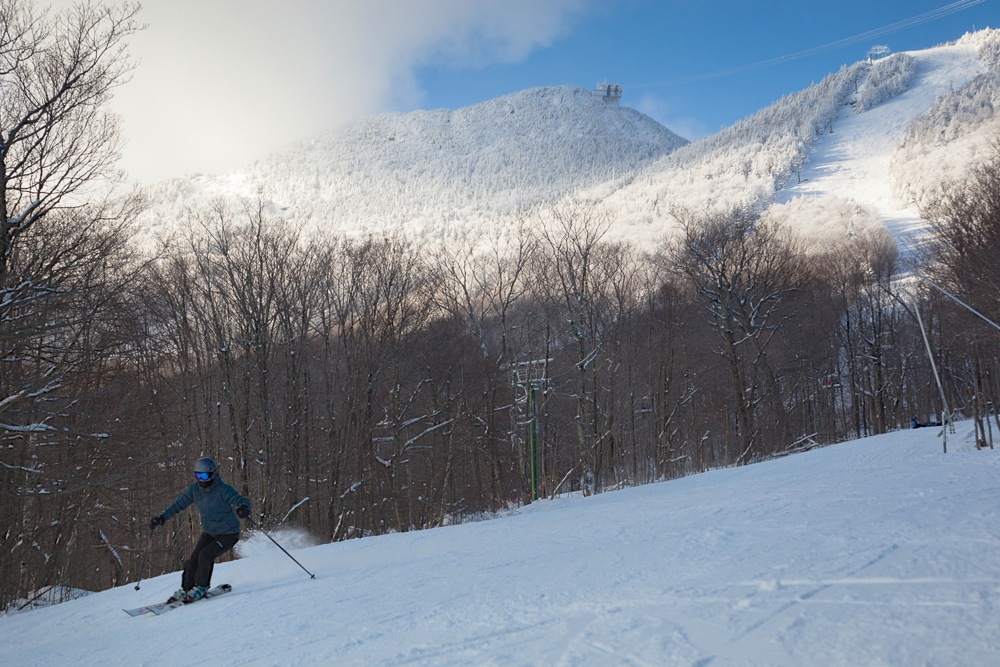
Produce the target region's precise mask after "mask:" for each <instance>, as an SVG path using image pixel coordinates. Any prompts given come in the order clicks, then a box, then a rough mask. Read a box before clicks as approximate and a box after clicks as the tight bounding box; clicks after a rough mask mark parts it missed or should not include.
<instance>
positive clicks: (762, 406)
mask: <svg viewBox="0 0 1000 667" xmlns="http://www.w3.org/2000/svg"><path fill="white" fill-rule="evenodd" d="M29 6H30V5H29V4H27V3H23V2H20V1H18V0H0V11H2V12H6V13H7V14H6V15H5V16H4V22H3V25H4V26H5V30H6V32H5V33H4V34H3V35H0V75H2V76H3V80H4V82H5V87H4V88H3V95H4V106H3V110H2V113H0V208H2V209H3V217H2V218H0V224H2V229H0V243H2V245H0V251H2V252H0V344H2V348H0V479H2V486H0V490H2V491H0V531H2V532H0V608H6V607H8V606H9V605H11V604H13V603H14V602H15V601H17V600H19V599H23V598H25V597H26V596H29V595H31V594H32V593H33V592H36V591H39V590H40V589H42V588H43V587H45V586H50V585H61V586H67V587H77V588H84V589H90V590H96V589H102V588H107V587H110V586H114V585H119V584H123V583H125V582H128V581H134V580H136V579H137V578H140V577H143V576H148V575H149V574H151V573H158V572H163V571H167V570H171V569H176V568H177V567H178V564H179V562H180V560H181V558H183V556H184V555H185V552H186V551H187V549H188V548H189V546H190V544H191V543H192V541H193V534H194V533H196V532H197V531H198V528H197V527H196V525H195V523H196V517H194V516H192V513H190V512H189V513H186V514H183V515H181V516H180V517H178V518H176V519H174V520H172V521H171V523H170V524H168V526H167V530H164V531H162V532H158V534H157V535H156V536H155V538H156V539H154V540H152V541H151V542H149V544H150V545H151V546H150V550H149V551H148V553H144V552H146V549H147V540H148V538H149V530H148V520H149V517H150V516H152V515H154V514H157V513H159V512H160V511H161V510H162V509H163V508H164V507H165V506H166V504H167V503H169V502H170V500H172V498H173V497H174V495H175V494H176V493H177V492H178V491H180V489H181V488H183V486H184V485H185V484H187V483H188V481H189V478H190V476H191V466H192V464H193V462H194V461H195V460H196V459H197V458H198V457H200V456H211V457H213V458H215V459H216V460H218V461H219V462H220V465H221V471H222V475H223V478H224V479H226V480H227V481H228V482H229V483H231V484H233V485H234V486H235V487H236V488H237V489H238V490H239V491H240V492H241V493H243V494H244V495H246V496H247V497H249V498H250V499H251V500H252V501H253V503H254V510H255V513H256V514H257V517H258V519H259V521H260V523H261V524H262V525H264V526H265V527H275V526H278V525H282V524H293V525H296V526H298V527H301V528H302V529H305V530H307V531H309V532H310V533H311V534H312V535H314V536H315V537H316V538H317V539H319V540H321V541H331V540H344V539H351V538H356V537H362V536H367V535H376V534H381V533H387V532H393V531H409V530H416V529H422V528H428V527H433V526H439V525H443V524H446V523H449V522H456V521H462V520H468V519H470V518H475V517H478V516H481V515H485V514H489V513H492V512H495V511H497V510H500V509H502V508H504V507H507V506H510V505H512V504H513V505H517V504H521V503H525V502H529V501H530V499H531V498H532V497H534V496H535V494H537V496H539V497H546V496H551V495H553V494H557V493H564V492H582V493H585V494H592V493H600V492H604V491H608V490H612V489H615V488H620V487H623V486H630V485H636V484H643V483H648V482H653V481H658V480H666V479H671V478H676V477H680V476H683V475H687V474H691V473H696V472H699V471H703V470H707V469H709V468H713V467H718V466H728V465H742V464H748V463H752V462H755V461H759V460H762V459H765V458H769V457H774V456H781V455H784V454H787V453H790V452H793V451H798V450H800V449H803V448H805V447H810V446H815V445H816V444H830V443H835V442H838V441H842V440H845V439H849V438H854V437H858V436H863V435H868V434H876V433H883V432H886V431H888V430H892V429H898V428H908V427H909V426H910V422H911V419H912V418H914V417H916V418H917V419H918V420H919V421H921V422H926V421H931V420H934V419H940V417H941V409H942V408H941V402H940V400H939V394H938V390H937V386H936V383H935V380H934V377H933V374H932V371H931V366H930V364H929V361H928V357H927V354H926V350H925V345H924V342H923V339H922V336H921V332H920V329H919V328H918V326H917V320H916V319H915V318H914V316H913V315H914V309H915V308H919V309H920V313H921V316H922V320H923V322H924V323H925V324H926V325H927V334H928V339H929V341H930V343H931V348H932V350H933V354H934V358H935V361H936V362H937V366H938V369H939V370H940V371H941V373H942V379H943V386H944V390H945V393H946V395H947V397H948V401H949V405H950V407H951V409H952V410H953V411H954V412H956V413H959V414H962V415H964V416H966V417H975V418H976V419H977V426H978V428H979V432H980V434H981V439H980V444H981V445H982V446H992V427H991V425H990V416H991V415H992V414H993V404H992V400H993V398H992V397H993V396H996V395H997V393H998V391H1000V387H998V386H997V380H998V368H997V365H998V362H1000V349H998V342H1000V334H998V332H997V331H996V330H993V329H991V328H990V327H989V326H988V325H987V324H985V323H984V322H983V321H982V320H981V319H979V318H977V317H975V316H974V315H972V314H971V313H969V312H968V311H967V310H966V309H964V308H962V307H959V306H958V305H956V304H955V302H953V301H951V300H950V299H948V298H947V297H945V296H944V295H943V294H942V292H941V291H939V290H937V289H930V288H928V287H927V286H926V285H925V284H923V283H914V282H901V281H900V280H899V277H900V276H901V275H904V274H905V273H906V271H907V270H910V269H913V268H914V267H904V266H901V259H900V257H899V255H898V253H897V250H896V246H895V243H894V241H893V239H892V238H891V237H890V236H889V235H888V233H887V232H886V233H881V232H880V233H872V232H869V233H866V234H859V235H857V236H855V237H853V238H852V239H850V241H848V242H847V243H845V244H843V245H842V246H840V247H839V248H837V249H836V250H831V251H826V252H817V251H815V250H807V249H805V248H803V247H801V246H800V244H799V243H798V242H797V241H796V239H795V238H794V236H793V235H792V234H791V233H790V232H789V231H788V230H787V229H785V228H783V227H781V226H779V225H777V224H774V223H773V222H769V221H767V220H766V219H763V218H762V217H761V216H758V215H757V214H755V213H753V212H751V211H745V210H736V211H731V212H729V213H727V214H718V213H712V214H708V215H705V216H698V215H689V216H686V217H685V218H684V219H683V220H682V233H680V234H679V235H677V236H676V237H674V238H670V239H664V242H663V244H662V246H661V247H659V248H655V249H642V250H640V249H637V248H635V247H633V246H630V245H627V244H622V243H617V242H611V241H608V240H605V238H604V237H605V233H606V231H607V229H608V227H609V225H610V224H611V222H612V221H611V220H609V219H608V218H607V217H606V216H604V215H603V214H602V213H600V209H599V208H598V207H597V206H595V205H593V204H592V203H589V202H587V201H573V202H569V203H564V204H560V205H556V206H551V207H548V208H546V209H544V210H533V211H527V212H525V213H524V214H523V217H522V221H521V225H520V226H519V227H518V230H517V232H516V233H514V234H511V235H506V236H503V237H499V236H498V237H496V238H488V239H486V240H483V239H474V240H469V241H468V242H456V243H454V244H450V245H447V246H441V245H438V246H435V247H429V246H428V245H427V244H425V243H421V242H419V241H414V240H409V239H406V238H404V237H402V236H398V237H378V238H365V239H357V238H345V237H340V236H337V235H336V234H332V233H331V234H325V235H324V234H311V235H310V236H309V237H308V238H305V237H304V236H303V235H302V234H300V233H299V231H298V230H296V229H295V228H294V227H292V226H291V225H289V224H287V223H285V222H284V221H282V220H281V219H278V218H275V217H274V216H273V215H272V213H271V212H270V210H269V208H268V207H266V206H265V205H263V204H261V203H259V202H252V201H243V202H232V201H229V202H225V201H219V202H217V203H216V204H214V205H212V206H207V207H205V208H204V209H201V210H192V211H190V212H189V214H188V220H187V224H186V228H185V230H184V233H183V235H182V238H181V240H179V241H178V242H177V243H176V244H174V245H173V246H170V247H169V248H166V249H164V250H162V251H158V252H156V253H152V252H150V251H149V250H147V249H143V248H140V247H138V246H137V245H136V244H135V243H134V242H133V241H132V240H131V238H130V235H129V230H131V229H132V227H133V223H134V221H135V216H136V214H137V211H138V210H139V207H140V202H139V201H138V199H137V198H136V197H134V196H131V195H125V196H121V195H118V196H115V197H111V196H106V197H97V196H96V195H93V194H92V192H91V191H90V190H87V189H86V188H85V187H84V186H86V185H90V184H92V183H94V182H95V181H98V180H101V179H103V178H108V177H113V171H112V165H113V156H114V152H115V150H116V141H117V132H116V129H115V127H114V122H113V120H112V119H109V118H106V117H104V116H103V115H102V111H101V108H102V105H103V103H104V102H105V101H106V97H107V95H108V94H110V91H111V90H112V89H113V88H114V87H115V86H117V85H119V84H120V83H121V82H122V81H123V79H124V77H126V76H127V73H128V62H127V59H126V58H125V56H124V55H123V52H121V51H120V50H119V47H120V45H121V44H122V43H123V40H124V39H125V38H127V36H128V35H129V34H131V33H132V32H134V31H135V30H136V29H137V26H136V25H135V23H134V14H135V11H136V10H135V8H134V7H130V6H125V7H123V8H119V9H115V10H103V9H94V8H92V7H84V8H83V9H80V10H78V11H77V13H75V14H71V15H70V18H71V19H73V20H71V21H69V22H68V23H67V24H66V25H65V26H64V29H65V30H68V31H69V32H68V33H58V32H57V33H55V34H56V37H53V36H52V35H53V34H54V33H52V31H51V30H49V28H51V26H46V25H45V24H44V21H41V20H40V19H32V15H31V12H30V11H28V10H27V8H28V7H29ZM74 17H75V18H74ZM33 20H34V22H32V21H33ZM74 21H75V22H74ZM60 35H61V37H62V38H63V41H62V42H59V44H63V45H64V44H66V43H75V45H76V46H77V47H79V48H75V49H71V48H62V47H60V48H50V47H52V46H53V45H52V44H50V42H49V40H54V39H57V38H58V37H59V36H60ZM74 40H75V42H74ZM43 54H44V57H43ZM43 61H44V63H43ZM43 64H44V67H43V66H42V65H43ZM10 82H14V83H16V84H17V85H14V83H10ZM8 84H9V85H8ZM998 174H1000V159H998V160H997V161H995V162H993V163H991V164H990V165H988V166H986V167H983V168H981V169H980V170H978V171H977V172H976V174H975V178H973V179H972V180H970V181H969V182H968V184H967V185H966V186H965V187H963V188H955V189H950V190H949V192H950V196H949V197H948V198H946V199H944V200H943V201H942V202H941V204H940V206H938V207H937V208H935V209H934V210H932V211H928V212H927V217H928V219H929V220H930V221H931V223H932V225H933V227H934V230H935V232H936V238H937V239H938V241H937V244H936V246H935V248H934V251H935V252H934V253H933V254H932V255H929V256H928V257H927V258H925V259H924V268H923V269H922V270H923V271H925V272H926V274H927V275H929V276H931V277H933V278H934V280H935V284H937V285H939V286H941V287H942V288H943V289H946V290H949V291H951V293H953V294H958V295H961V296H962V297H963V298H964V299H965V300H966V301H967V302H968V303H970V304H971V305H973V306H974V307H975V308H977V309H979V310H980V312H982V313H983V314H985V315H986V316H988V317H990V318H992V319H993V320H994V321H996V320H997V319H1000V308H998V307H997V296H998V291H1000V286H998V285H997V284H996V282H995V274H994V271H993V267H995V266H996V261H994V260H995V257H994V254H995V253H996V252H997V250H996V249H997V247H1000V244H998V243H997V242H996V237H997V236H998V235H1000V204H998V201H997V197H998V194H997V193H998V192H1000V178H998ZM802 224H808V223H807V222H803V223H802ZM532 443H533V444H534V445H535V447H534V448H532V447H530V446H529V444H532ZM532 469H534V470H535V473H536V474H535V476H534V477H533V475H532V474H531V471H532ZM533 479H537V488H533ZM144 555H148V562H146V565H147V567H148V570H146V571H143V572H140V564H141V563H143V562H144V560H143V557H144Z"/></svg>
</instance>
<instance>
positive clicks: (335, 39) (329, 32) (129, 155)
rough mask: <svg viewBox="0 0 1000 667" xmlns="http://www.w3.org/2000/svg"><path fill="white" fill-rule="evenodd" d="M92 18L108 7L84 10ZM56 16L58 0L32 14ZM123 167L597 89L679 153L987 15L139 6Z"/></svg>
mask: <svg viewBox="0 0 1000 667" xmlns="http://www.w3.org/2000/svg"><path fill="white" fill-rule="evenodd" d="M98 1H103V2H105V3H108V2H110V0H98ZM35 2H36V4H37V5H38V6H39V7H45V6H49V5H51V6H52V7H53V8H54V9H59V8H60V7H64V6H66V5H68V4H71V3H72V0H52V1H51V2H47V1H46V0H35ZM143 5H144V6H143V9H142V12H141V13H140V20H141V21H143V22H144V23H145V24H147V28H146V29H145V30H144V31H142V32H141V33H139V34H137V35H136V36H135V37H133V39H132V41H131V47H130V51H131V54H132V56H133V58H134V59H135V61H136V63H137V67H136V70H135V72H134V76H133V78H132V80H131V82H130V83H128V84H127V85H126V86H124V87H122V88H120V89H119V90H118V91H117V94H116V98H115V100H114V102H113V109H114V111H116V112H117V113H119V114H120V115H121V116H122V117H123V119H124V133H125V138H126V141H127V144H126V147H125V149H124V152H123V156H122V162H121V166H122V167H123V168H124V169H125V170H126V171H127V172H128V173H129V174H130V175H131V176H132V178H134V179H136V180H138V181H140V182H143V183H151V182H155V181H158V180H162V179H164V178H170V177H174V176H183V175H186V174H191V173H222V172H225V171H229V170H232V169H235V168H237V167H239V166H242V165H245V164H247V163H249V162H251V161H253V160H256V159H258V158H262V157H265V156H266V155H267V154H268V153H269V152H270V151H272V150H275V149H276V148H279V147H281V146H285V145H287V144H289V143H291V142H294V141H297V140H300V139H304V138H309V137H312V136H315V135H317V134H319V133H321V132H324V131H327V130H330V129H334V128H336V127H338V126H341V125H342V124H344V123H345V122H348V121H350V120H352V119H356V118H359V117H363V116H369V115H373V114H377V113H384V112H407V111H413V110H417V109H440V108H448V109H456V108H461V107H464V106H469V105H472V104H476V103H479V102H484V101H486V100H489V99H493V98H495V97H499V96H502V95H506V94H510V93H514V92H517V91H520V90H525V89H527V88H533V87H538V86H550V85H567V84H568V85H575V86H580V87H583V88H593V87H595V86H596V85H597V84H598V83H601V82H604V81H608V82H614V83H619V84H621V85H622V87H623V89H624V96H623V98H622V104H623V105H625V106H630V107H632V108H635V109H637V110H639V111H642V112H643V113H646V114H648V115H650V116H651V117H653V118H655V119H656V120H657V121H659V122H660V123H662V124H664V125H666V126H667V127H669V128H670V129H672V130H673V131H675V132H677V133H678V134H680V135H682V136H685V137H686V138H689V139H694V138H697V137H699V136H703V135H706V134H711V133H714V132H716V131H718V130H719V129H720V128H721V127H724V126H727V125H731V124H732V123H734V122H736V121H738V120H740V119H741V118H744V117H746V116H748V115H750V114H752V113H754V112H755V111H757V110H759V109H761V108H763V107H764V106H767V105H768V104H770V103H771V102H773V101H775V100H777V99H779V98H780V97H782V96H783V95H787V94H790V93H793V92H797V91H799V90H801V89H803V88H805V87H807V86H809V85H810V84H812V83H814V82H816V81H819V80H820V79H822V78H823V77H824V76H825V75H826V74H828V73H831V72H834V71H836V70H837V69H839V68H840V66H841V65H845V64H851V63H854V62H857V61H859V60H862V59H864V58H865V57H866V55H867V52H868V50H869V49H870V48H871V47H872V46H875V45H885V46H888V47H889V48H890V50H892V51H905V50H913V49H922V48H927V47H930V46H935V45H937V44H940V43H943V42H946V41H951V40H954V39H957V38H958V37H960V36H961V35H962V34H964V33H965V32H967V31H971V30H976V29H981V28H984V27H996V24H997V23H998V21H997V18H998V17H1000V14H998V13H997V10H998V5H1000V0H950V1H949V0H892V1H884V2H871V1H870V0H839V1H838V2H836V3H823V4H819V5H818V4H816V3H808V2H802V1H801V0H767V1H765V2H745V1H744V0H615V1H614V2H604V1H601V0H545V2H537V0H337V1H326V0H282V1H281V2H278V1H277V0H212V1H211V2H205V1H204V0H144V2H143Z"/></svg>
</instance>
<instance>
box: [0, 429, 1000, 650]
mask: <svg viewBox="0 0 1000 667" xmlns="http://www.w3.org/2000/svg"><path fill="white" fill-rule="evenodd" d="M938 431H939V429H937V428H921V429H915V430H905V431H900V432H897V433H890V434H887V435H882V436H877V437H873V438H868V439H865V440H859V441H855V442H847V443H842V444H838V445H833V446H830V447H825V448H822V449H817V450H813V451H810V452H805V453H801V454H795V455H792V456H788V457H786V458H783V459H777V460H773V461H768V462H765V463H758V464H755V465H750V466H743V467H739V468H731V469H725V470H717V471H713V472H707V473H702V474H699V475H693V476H691V477H686V478H683V479H678V480H673V481H668V482H662V483H658V484H650V485H646V486H641V487H635V488H629V489H624V490H621V491H614V492H610V493H604V494H600V495H597V496H591V497H589V498H560V499H556V500H547V501H542V502H538V503H534V504H532V505H529V506H528V507H524V508H520V509H517V510H515V511H514V512H513V513H512V515H511V516H508V517H505V518H500V519H497V520H492V521H481V522H478V523H470V524H464V525H458V526H449V527H444V528H436V529H433V530H425V531H420V532H410V533H398V534H393V535H383V536H378V537H367V538H364V539H357V540H349V541H346V542H338V543H335V544H327V545H322V546H316V547H312V548H299V549H296V548H295V547H296V545H297V544H299V543H297V542H296V541H295V539H294V537H295V533H288V532H284V531H280V530H279V531H278V532H275V533H274V537H275V538H276V539H277V540H278V541H279V542H280V543H282V544H283V546H285V547H286V548H289V549H291V553H292V555H293V556H294V557H295V558H296V560H298V561H299V562H300V563H302V565H303V566H304V567H306V568H307V569H308V570H309V571H310V572H312V573H314V574H316V579H310V578H309V577H308V576H307V575H306V574H305V573H304V572H303V571H302V570H300V569H299V568H298V566H296V565H295V563H293V562H292V561H291V560H290V559H289V558H287V557H286V556H285V555H284V554H283V553H281V552H280V551H279V550H278V548H277V547H275V546H274V545H273V544H272V543H271V542H270V541H268V540H267V539H266V538H265V537H264V536H263V535H259V534H258V535H256V536H252V537H250V538H249V539H247V540H246V541H244V542H243V543H241V545H240V546H241V556H242V557H241V558H240V559H239V560H237V561H235V562H229V563H220V564H219V565H218V566H217V567H216V570H215V576H214V577H213V580H214V583H223V582H228V583H230V584H232V585H233V592H232V593H229V594H228V595H225V596H223V597H219V598H216V599H211V600H207V601H205V602H199V603H197V604H195V605H192V606H190V607H185V608H182V609H179V610H176V611H172V612H170V613H168V614H166V615H163V616H158V617H136V618H130V617H129V616H127V615H125V614H124V613H123V612H122V608H131V607H137V606H141V605H143V604H148V603H150V602H155V601H158V600H161V599H165V598H166V597H167V596H168V595H169V594H170V592H171V591H173V590H174V589H175V588H176V587H177V583H178V581H179V576H180V575H179V573H172V574H168V575H164V576H161V577H156V578H154V579H151V580H148V581H143V582H142V584H141V589H140V590H139V591H136V590H135V586H134V580H133V582H132V583H128V584H126V585H123V586H120V587H118V588H115V589H112V590H108V591H104V592H101V593H96V594H93V595H89V596H87V597H85V598H82V599H78V600H73V601H71V602H67V603H65V604H60V605H57V606H54V607H51V608H48V609H39V610H36V611H31V612H27V613H22V614H16V615H12V616H7V617H0V636H2V637H3V641H2V642H0V664H4V665H19V666H27V665H38V666H48V665H53V666H55V665H102V666H105V667H110V666H115V665H123V666H124V665H129V666H131V665H148V666H154V665H178V664H188V663H191V662H198V663H201V664H210V665H218V666H223V665H241V666H244V665H246V666H249V665H261V666H264V665H268V666H270V665H303V666H306V665H316V666H317V667H318V666H321V665H358V666H362V665H364V666H368V665H383V666H392V665H399V666H402V665H419V666H430V665H434V666H445V665H455V666H456V667H457V666H461V667H466V666H468V665H498V666H499V665H574V666H580V667H586V666H591V665H593V666H594V667H598V666H600V667H603V666H605V665H713V666H719V667H724V666H735V665H769V666H772V667H801V666H802V665H825V666H831V667H833V666H845V667H846V666H850V667H856V666H857V665H884V666H886V667H893V666H899V667H909V666H911V665H997V664H1000V642H998V640H997V637H998V636H1000V613H998V611H1000V609H998V608H1000V564H998V562H997V558H996V552H997V544H998V540H1000V536H998V534H997V529H996V507H997V505H998V503H1000V486H998V484H997V469H998V465H1000V453H998V452H1000V450H993V449H985V450H976V449H975V445H974V444H973V441H974V437H975V436H974V431H973V426H972V424H971V423H970V422H965V423H960V424H958V428H957V433H955V434H948V453H944V452H943V447H942V442H941V439H940V437H939V434H938ZM157 539H158V540H165V539H166V535H160V536H158V538H157ZM154 547H155V548H168V547H167V545H166V542H157V543H156V544H154Z"/></svg>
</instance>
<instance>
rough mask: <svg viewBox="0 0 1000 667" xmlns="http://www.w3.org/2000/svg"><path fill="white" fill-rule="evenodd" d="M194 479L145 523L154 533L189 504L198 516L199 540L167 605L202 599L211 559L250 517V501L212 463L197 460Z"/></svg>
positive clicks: (230, 543) (212, 563)
mask: <svg viewBox="0 0 1000 667" xmlns="http://www.w3.org/2000/svg"><path fill="white" fill-rule="evenodd" d="M194 476H195V480H196V481H195V482H193V483H192V484H191V485H190V486H188V487H187V488H186V489H184V491H182V492H181V494H180V495H179V496H177V499H176V500H174V502H173V503H171V504H170V507H168V508H167V509H165V510H163V513H162V514H160V515H157V516H154V517H153V518H152V519H150V521H149V528H150V530H156V527H157V526H162V525H163V524H164V523H166V521H167V519H169V518H170V517H172V516H174V515H176V514H180V513H181V512H183V511H184V510H185V509H186V508H187V506H188V505H190V504H191V503H194V506H195V507H197V508H198V511H199V512H200V513H201V529H202V534H201V537H200V538H198V543H197V544H195V547H194V551H192V552H191V557H190V558H189V559H188V560H187V561H186V562H185V563H184V575H183V577H182V578H181V587H180V589H179V590H178V591H177V592H176V593H174V594H173V595H171V596H170V599H169V600H167V601H168V602H176V601H184V602H194V601H195V600H198V599H201V598H203V597H205V592H206V591H207V590H208V589H209V586H210V584H211V581H212V568H213V567H214V566H215V559H216V558H218V557H219V556H221V555H222V554H224V553H226V552H227V551H229V550H230V549H232V548H233V547H234V546H235V545H236V543H237V542H239V540H240V519H249V518H250V501H249V500H247V499H246V498H244V497H243V496H241V495H240V494H239V492H238V491H237V490H236V489H234V488H233V487H231V486H229V485H228V484H226V483H225V482H223V481H222V478H221V477H219V467H218V466H217V465H216V464H215V461H213V460H212V459H210V458H200V459H198V462H197V463H195V464H194ZM234 507H235V509H236V511H235V512H234V511H233V508H234ZM237 517H238V518H237Z"/></svg>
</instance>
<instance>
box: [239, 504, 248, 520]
mask: <svg viewBox="0 0 1000 667" xmlns="http://www.w3.org/2000/svg"><path fill="white" fill-rule="evenodd" d="M236 516H238V517H239V518H241V519H249V518H250V508H249V507H247V506H246V505H240V506H239V507H237V508H236Z"/></svg>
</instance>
